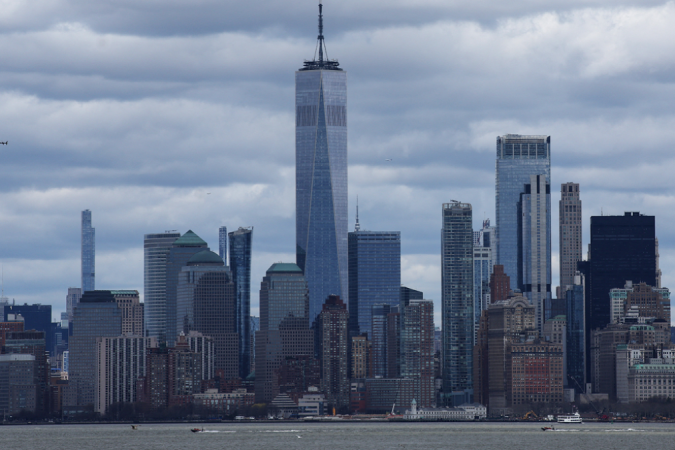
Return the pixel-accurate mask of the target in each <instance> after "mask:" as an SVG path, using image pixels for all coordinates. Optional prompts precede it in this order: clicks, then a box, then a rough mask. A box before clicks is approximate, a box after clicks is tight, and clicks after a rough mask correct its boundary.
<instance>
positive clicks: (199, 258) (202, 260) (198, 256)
mask: <svg viewBox="0 0 675 450" xmlns="http://www.w3.org/2000/svg"><path fill="white" fill-rule="evenodd" d="M203 264H211V265H216V266H224V265H225V263H224V262H223V258H221V257H220V256H218V254H217V253H213V252H212V251H211V250H203V251H201V252H199V253H195V254H194V255H192V258H190V259H189V260H188V262H187V265H188V266H197V265H203Z"/></svg>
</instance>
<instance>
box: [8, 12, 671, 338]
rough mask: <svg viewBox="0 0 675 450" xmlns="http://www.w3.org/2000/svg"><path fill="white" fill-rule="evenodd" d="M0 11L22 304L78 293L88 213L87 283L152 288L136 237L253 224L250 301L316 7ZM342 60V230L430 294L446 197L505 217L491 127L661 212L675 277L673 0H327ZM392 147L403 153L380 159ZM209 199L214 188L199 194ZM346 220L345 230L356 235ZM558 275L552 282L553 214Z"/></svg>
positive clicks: (604, 200) (11, 263)
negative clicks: (382, 248)
mask: <svg viewBox="0 0 675 450" xmlns="http://www.w3.org/2000/svg"><path fill="white" fill-rule="evenodd" d="M1 3H2V8H1V9H0V140H2V141H5V140H7V141H9V145H8V146H1V148H0V260H1V261H2V265H3V267H4V291H5V295H6V296H8V297H9V298H10V299H15V300H16V301H17V302H18V303H24V302H28V303H33V302H39V303H43V304H52V305H54V317H58V313H59V312H61V311H63V310H64V309H65V297H66V292H67V288H68V287H69V286H75V287H79V286H80V211H82V210H84V209H90V210H91V211H92V216H93V226H94V227H95V228H96V250H97V251H96V287H97V288H98V289H138V290H139V291H140V292H141V293H142V292H143V245H142V244H143V235H144V234H145V233H154V232H161V231H164V230H178V231H180V232H181V233H184V232H185V231H187V230H188V229H192V230H193V231H194V232H196V233H197V234H198V235H200V236H201V237H202V238H203V239H205V240H206V241H207V242H208V243H209V244H210V246H211V249H213V250H216V251H217V247H218V241H217V234H218V227H220V226H222V225H226V226H227V227H228V228H229V229H230V230H233V229H236V228H237V227H239V226H254V228H255V229H254V244H253V246H254V253H253V276H252V283H251V291H252V303H253V305H252V313H253V314H257V313H258V307H257V306H258V290H259V286H260V280H261V279H262V276H263V275H264V272H265V270H266V269H267V268H268V267H269V266H270V265H271V264H272V263H274V262H278V261H289V262H293V261H295V255H294V249H295V229H294V227H295V211H294V208H295V194H294V182H295V181H294V180H295V178H294V177H295V174H294V152H295V142H294V72H295V71H296V70H297V69H298V68H300V67H301V66H302V62H303V60H304V59H311V58H312V57H313V55H314V49H315V43H316V34H317V31H316V25H317V22H316V19H317V12H318V11H317V5H316V3H317V1H316V0H314V1H309V0H302V1H301V0H286V1H284V2H271V1H267V2H263V1H259V0H249V1H247V2H241V1H233V0H171V1H166V0H162V1H160V0H115V1H112V0H98V1H95V2H92V1H90V0H70V1H67V0H33V1H30V2H29V1H26V0H6V1H3V2H1ZM324 13H325V35H326V44H327V48H328V56H329V57H330V58H337V59H339V61H340V64H341V66H342V67H343V68H344V69H345V70H346V71H347V73H348V80H349V81H348V92H349V93H348V104H349V107H348V115H349V118H348V123H349V199H350V224H353V222H354V220H353V217H354V205H355V199H356V195H357V194H358V196H359V209H360V222H361V224H362V229H370V230H396V231H401V236H402V251H403V255H402V283H403V284H405V285H406V286H409V287H412V288H416V289H419V290H422V291H424V293H425V297H426V298H431V299H433V300H435V301H436V317H437V325H438V326H440V280H441V276H440V228H441V207H442V206H441V205H442V203H443V202H448V201H450V200H451V199H456V200H460V201H463V202H468V203H471V204H472V205H473V211H474V228H476V229H477V228H479V227H480V224H481V222H482V220H483V218H490V219H492V220H493V223H494V209H495V205H494V177H495V174H494V172H495V138H496V137H497V136H498V135H503V134H507V133H518V134H546V135H550V136H551V158H552V170H551V174H552V189H551V191H552V194H553V195H552V203H553V213H552V219H553V223H554V224H557V220H558V212H557V211H558V209H557V204H558V200H559V199H560V195H559V192H560V184H561V183H563V182H568V181H574V182H578V183H580V184H581V196H582V202H583V220H584V252H585V251H586V244H587V242H588V234H589V233H588V231H589V224H590V220H589V218H590V216H591V215H599V214H601V213H604V214H623V212H624V211H640V212H642V213H644V214H649V215H655V216H656V227H657V236H658V238H659V241H660V244H661V252H660V253H661V268H662V270H663V285H664V286H671V284H672V280H673V275H672V274H673V270H675V256H674V255H675V252H674V251H675V231H673V230H672V227H671V226H669V224H672V223H674V222H675V198H674V196H673V187H674V186H675V181H673V174H674V173H675V153H674V152H673V148H672V147H673V143H674V142H675V103H674V101H673V100H674V99H675V83H674V82H675V70H674V69H675V27H673V25H672V24H673V23H675V3H673V2H666V3H663V2H661V1H650V0H646V1H645V0H642V1H640V2H637V1H627V0H626V1H621V0H617V1H603V0H566V1H560V0H547V1H543V0H516V1H515V2H497V1H496V0H492V1H487V0H476V1H473V2H466V1H459V0H415V1H413V0H389V1H381V0H370V1H369V2H367V4H366V2H362V1H356V0H342V1H340V2H337V1H335V0H327V1H326V2H325V6H324ZM385 159H392V161H391V162H386V161H385ZM209 192H210V195H209V194H207V193H209ZM352 227H353V225H350V230H351V229H352ZM552 229H553V255H554V257H553V277H554V285H557V280H558V230H557V225H554V226H553V227H552Z"/></svg>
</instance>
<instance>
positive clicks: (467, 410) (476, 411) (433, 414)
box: [403, 400, 487, 421]
mask: <svg viewBox="0 0 675 450" xmlns="http://www.w3.org/2000/svg"><path fill="white" fill-rule="evenodd" d="M486 417H487V408H486V407H485V406H483V405H481V404H479V403H468V404H464V405H460V406H456V407H452V408H450V407H445V408H419V409H417V402H415V400H413V401H412V403H411V405H410V409H409V410H407V411H406V412H405V415H404V416H403V418H404V419H405V420H430V421H441V420H448V421H467V420H480V419H485V418H486Z"/></svg>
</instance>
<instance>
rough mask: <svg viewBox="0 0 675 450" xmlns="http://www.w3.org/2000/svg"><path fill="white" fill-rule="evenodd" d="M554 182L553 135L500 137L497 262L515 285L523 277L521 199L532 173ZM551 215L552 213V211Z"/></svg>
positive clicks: (496, 190) (497, 164)
mask: <svg viewBox="0 0 675 450" xmlns="http://www.w3.org/2000/svg"><path fill="white" fill-rule="evenodd" d="M542 174H543V175H545V177H546V181H547V182H548V183H550V181H551V137H550V136H521V135H517V134H507V135H506V136H500V137H498V138H497V162H496V179H495V181H496V184H495V200H496V205H495V209H496V215H497V229H496V255H495V260H496V264H501V265H503V266H504V272H506V274H507V275H508V276H510V277H511V281H512V283H513V285H514V286H513V287H514V288H516V287H518V286H517V284H516V283H517V282H518V280H520V279H522V275H521V271H520V267H519V265H518V239H519V236H520V233H519V230H518V218H519V216H518V202H519V201H520V194H521V193H522V192H523V191H524V187H525V185H526V184H529V183H530V175H542ZM549 217H550V212H549Z"/></svg>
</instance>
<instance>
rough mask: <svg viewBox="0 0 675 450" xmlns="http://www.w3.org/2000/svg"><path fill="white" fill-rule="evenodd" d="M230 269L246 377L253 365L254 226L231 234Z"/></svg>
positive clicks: (240, 356) (240, 351) (243, 371)
mask: <svg viewBox="0 0 675 450" xmlns="http://www.w3.org/2000/svg"><path fill="white" fill-rule="evenodd" d="M229 238H230V270H231V271H232V280H233V281H234V290H235V293H236V307H235V308H236V319H235V321H236V322H235V323H236V332H237V333H239V367H240V370H241V373H240V374H239V376H240V377H241V378H246V377H247V376H248V374H249V371H248V370H249V367H250V365H251V360H250V358H251V248H252V245H253V227H250V228H239V229H238V230H237V231H233V232H231V233H230V234H229Z"/></svg>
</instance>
